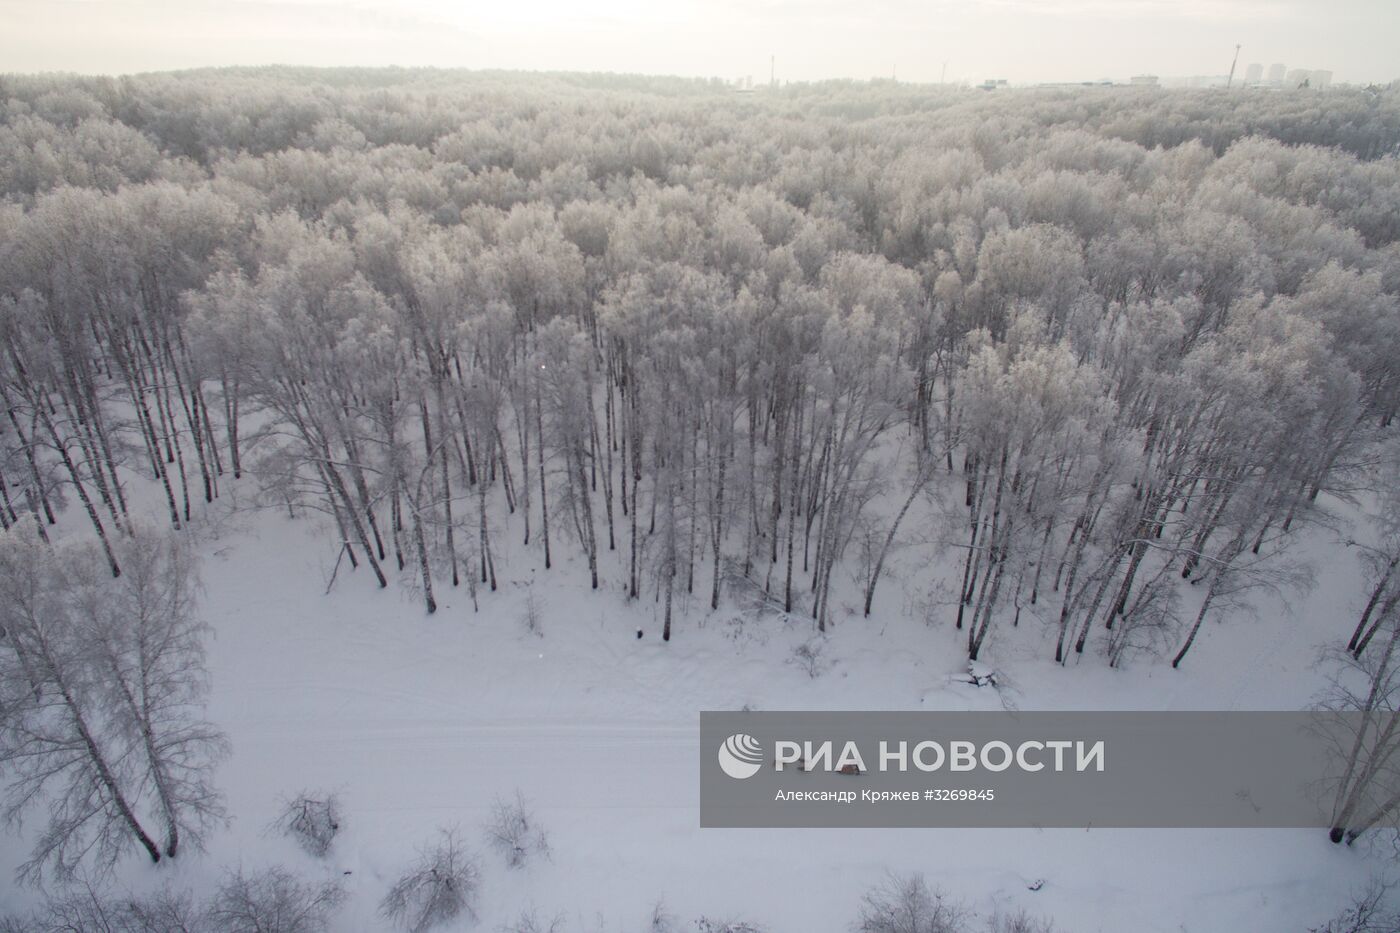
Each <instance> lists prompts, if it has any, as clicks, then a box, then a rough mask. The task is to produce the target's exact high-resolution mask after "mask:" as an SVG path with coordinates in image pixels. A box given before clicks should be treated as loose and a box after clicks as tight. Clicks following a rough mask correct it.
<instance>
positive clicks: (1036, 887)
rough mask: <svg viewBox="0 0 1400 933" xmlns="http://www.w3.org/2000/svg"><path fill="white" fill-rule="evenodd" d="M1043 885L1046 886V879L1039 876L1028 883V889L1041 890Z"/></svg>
mask: <svg viewBox="0 0 1400 933" xmlns="http://www.w3.org/2000/svg"><path fill="white" fill-rule="evenodd" d="M1043 887H1045V879H1044V878H1037V879H1035V880H1034V881H1032V882H1031V883H1030V884H1028V885H1026V890H1027V891H1039V890H1040V889H1041V888H1043Z"/></svg>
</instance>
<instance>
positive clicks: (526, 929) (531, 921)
mask: <svg viewBox="0 0 1400 933" xmlns="http://www.w3.org/2000/svg"><path fill="white" fill-rule="evenodd" d="M496 929H497V933H562V931H563V929H564V915H563V914H555V915H554V916H553V917H551V918H549V919H548V920H545V919H543V918H542V917H540V915H539V914H538V913H536V912H535V911H534V910H526V911H522V912H521V914H520V916H519V917H517V918H516V919H515V920H514V921H512V922H511V923H506V924H502V925H501V926H499V927H497V928H496ZM0 933H3V931H0Z"/></svg>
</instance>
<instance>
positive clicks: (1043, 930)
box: [987, 910, 1055, 933]
mask: <svg viewBox="0 0 1400 933" xmlns="http://www.w3.org/2000/svg"><path fill="white" fill-rule="evenodd" d="M987 933H1055V924H1053V923H1051V922H1050V921H1049V920H1045V919H1042V918H1040V917H1033V916H1031V915H1030V914H1028V913H1026V912H1025V911H1024V910H1018V911H1016V912H1015V913H1005V912H1003V911H1000V910H998V911H997V912H996V913H994V914H992V916H991V917H990V918H989V919H988V920H987Z"/></svg>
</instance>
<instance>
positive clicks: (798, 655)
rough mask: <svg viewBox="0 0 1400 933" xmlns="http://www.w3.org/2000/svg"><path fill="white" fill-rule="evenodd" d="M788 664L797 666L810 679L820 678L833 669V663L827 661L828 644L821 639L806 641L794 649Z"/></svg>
mask: <svg viewBox="0 0 1400 933" xmlns="http://www.w3.org/2000/svg"><path fill="white" fill-rule="evenodd" d="M788 663H789V664H795V665H797V667H798V668H799V669H800V670H802V671H803V672H804V673H806V675H807V676H808V677H811V678H813V679H816V678H818V677H820V676H821V675H822V674H825V673H826V672H827V671H828V670H829V669H830V668H831V662H830V661H828V660H827V659H826V642H824V641H823V640H822V639H820V638H810V639H808V640H807V641H804V642H803V643H802V644H800V645H798V646H797V647H796V648H794V649H793V651H792V657H790V658H788Z"/></svg>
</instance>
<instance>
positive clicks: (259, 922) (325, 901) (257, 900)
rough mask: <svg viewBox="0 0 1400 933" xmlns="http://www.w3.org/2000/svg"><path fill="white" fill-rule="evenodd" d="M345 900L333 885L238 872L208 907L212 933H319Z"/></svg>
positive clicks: (282, 872)
mask: <svg viewBox="0 0 1400 933" xmlns="http://www.w3.org/2000/svg"><path fill="white" fill-rule="evenodd" d="M344 900H345V889H344V888H342V887H341V886H340V885H339V884H337V883H335V882H334V881H326V882H321V883H315V882H309V881H302V880H301V879H300V878H298V877H296V876H295V875H293V874H292V873H291V872H289V871H287V870H286V869H285V868H281V867H273V868H269V869H267V870H266V871H262V872H259V873H257V874H255V875H245V874H244V873H243V871H242V870H239V871H238V872H236V873H235V874H234V875H233V876H232V877H230V878H229V880H228V881H226V882H225V883H224V885H223V887H221V888H219V891H218V893H217V894H215V895H214V899H213V900H212V901H211V902H210V904H209V910H208V912H207V917H208V921H209V926H208V929H209V930H211V931H212V933H321V931H323V930H328V929H330V915H331V914H332V913H333V912H334V911H335V909H336V908H337V907H339V906H340V905H341V903H342V902H344Z"/></svg>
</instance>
